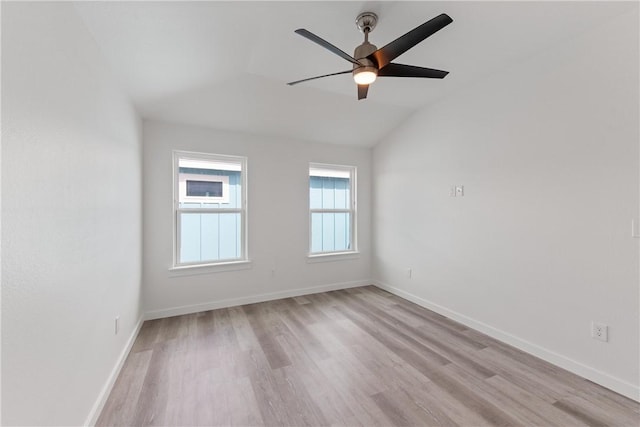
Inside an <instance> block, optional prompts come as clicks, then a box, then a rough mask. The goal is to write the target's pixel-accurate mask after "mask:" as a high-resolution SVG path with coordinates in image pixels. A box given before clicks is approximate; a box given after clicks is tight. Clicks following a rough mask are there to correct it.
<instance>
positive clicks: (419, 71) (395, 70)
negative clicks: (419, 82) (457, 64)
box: [378, 63, 449, 79]
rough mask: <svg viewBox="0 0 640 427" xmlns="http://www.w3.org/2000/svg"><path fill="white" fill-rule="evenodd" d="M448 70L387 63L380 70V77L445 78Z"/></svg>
mask: <svg viewBox="0 0 640 427" xmlns="http://www.w3.org/2000/svg"><path fill="white" fill-rule="evenodd" d="M447 74H449V72H448V71H442V70H434V69H433V68H424V67H416V66H415V65H404V64H394V63H391V64H387V65H386V66H385V67H384V68H381V69H380V70H378V77H424V78H427V79H443V78H444V77H445V76H446V75H447Z"/></svg>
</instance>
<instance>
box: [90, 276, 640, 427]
mask: <svg viewBox="0 0 640 427" xmlns="http://www.w3.org/2000/svg"><path fill="white" fill-rule="evenodd" d="M97 425H98V426H107V425H118V426H124V425H127V426H129V425H135V426H142V425H166V426H178V425H193V426H195V425H220V426H231V425H233V426H258V425H267V426H285V425H286V426H329V425H332V426H333V425H335V426H392V425H393V426H408V425H415V426H455V425H460V426H488V425H491V426H563V427H564V426H584V425H588V426H604V425H608V426H634V427H637V426H638V425H640V405H639V404H638V403H637V402H634V401H632V400H630V399H627V398H625V397H623V396H621V395H619V394H616V393H614V392H612V391H609V390H607V389H605V388H603V387H600V386H598V385H596V384H594V383H592V382H590V381H587V380H585V379H583V378H580V377H578V376H576V375H573V374H571V373H569V372H567V371H565V370H563V369H560V368H558V367H555V366H553V365H551V364H549V363H546V362H544V361H542V360H540V359H538V358H536V357H533V356H530V355H528V354H526V353H523V352H521V351H519V350H517V349H515V348H513V347H510V346H508V345H506V344H503V343H501V342H498V341H496V340H494V339H492V338H489V337H487V336H486V335H483V334H481V333H479V332H477V331H474V330H472V329H469V328H467V327H465V326H463V325H461V324H459V323H456V322H453V321H451V320H449V319H447V318H445V317H443V316H440V315H438V314H436V313H434V312H432V311H429V310H426V309H424V308H421V307H419V306H417V305H415V304H412V303H410V302H408V301H406V300H403V299H401V298H399V297H396V296H394V295H391V294H389V293H387V292H385V291H383V290H380V289H378V288H376V287H373V286H367V287H363V288H355V289H349V290H343V291H334V292H327V293H322V294H315V295H308V296H305V297H297V298H287V299H282V300H277V301H270V302H265V303H260V304H251V305H245V306H241V307H233V308H226V309H220V310H212V311H207V312H203V313H197V314H191V315H185V316H177V317H171V318H166V319H160V320H153V321H148V322H145V323H144V325H143V327H142V330H141V331H140V335H139V336H138V338H137V340H136V342H135V344H134V346H133V349H132V351H131V353H130V354H129V357H128V359H127V361H126V363H125V365H124V367H123V369H122V371H121V373H120V376H119V377H118V380H117V382H116V384H115V386H114V388H113V391H112V393H111V395H110V397H109V399H108V401H107V403H106V405H105V408H104V410H103V411H102V414H101V415H100V418H99V420H98V423H97Z"/></svg>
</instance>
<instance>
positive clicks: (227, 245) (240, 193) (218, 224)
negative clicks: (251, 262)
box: [173, 151, 247, 267]
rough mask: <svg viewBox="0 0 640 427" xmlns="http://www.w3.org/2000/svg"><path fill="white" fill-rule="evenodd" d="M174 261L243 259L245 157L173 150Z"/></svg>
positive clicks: (186, 263)
mask: <svg viewBox="0 0 640 427" xmlns="http://www.w3.org/2000/svg"><path fill="white" fill-rule="evenodd" d="M173 160H174V175H175V177H174V185H175V187H174V191H175V195H176V196H175V197H174V199H175V201H174V205H175V206H174V214H175V245H174V246H175V248H174V265H175V266H176V267H181V266H193V265H208V264H217V263H226V262H234V261H244V260H246V259H247V250H246V217H247V215H246V195H245V194H246V187H247V186H246V173H247V170H246V169H247V168H246V158H244V157H233V156H221V155H212V154H201V153H188V152H178V151H176V152H174V159H173Z"/></svg>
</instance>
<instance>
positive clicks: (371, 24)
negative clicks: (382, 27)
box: [356, 12, 378, 34]
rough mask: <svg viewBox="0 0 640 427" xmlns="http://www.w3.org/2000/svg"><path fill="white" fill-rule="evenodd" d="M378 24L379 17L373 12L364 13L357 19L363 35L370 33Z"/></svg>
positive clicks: (357, 24)
mask: <svg viewBox="0 0 640 427" xmlns="http://www.w3.org/2000/svg"><path fill="white" fill-rule="evenodd" d="M377 23H378V15H376V14H375V13H373V12H362V13H361V14H360V15H358V17H357V18H356V26H357V27H358V29H359V30H360V31H361V32H363V33H365V34H366V33H370V32H371V31H373V29H374V28H375V27H376V24H377Z"/></svg>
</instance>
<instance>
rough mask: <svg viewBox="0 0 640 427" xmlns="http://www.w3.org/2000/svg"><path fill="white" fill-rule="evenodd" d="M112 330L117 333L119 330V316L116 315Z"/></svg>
mask: <svg viewBox="0 0 640 427" xmlns="http://www.w3.org/2000/svg"><path fill="white" fill-rule="evenodd" d="M113 332H114V333H115V334H116V335H118V332H120V316H116V319H115V322H114V330H113Z"/></svg>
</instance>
